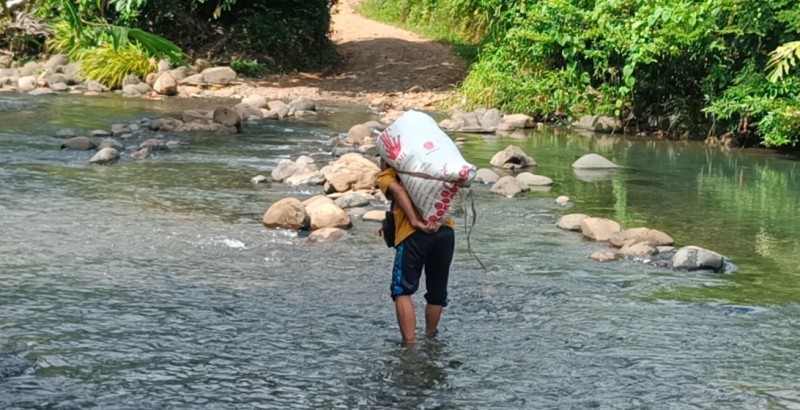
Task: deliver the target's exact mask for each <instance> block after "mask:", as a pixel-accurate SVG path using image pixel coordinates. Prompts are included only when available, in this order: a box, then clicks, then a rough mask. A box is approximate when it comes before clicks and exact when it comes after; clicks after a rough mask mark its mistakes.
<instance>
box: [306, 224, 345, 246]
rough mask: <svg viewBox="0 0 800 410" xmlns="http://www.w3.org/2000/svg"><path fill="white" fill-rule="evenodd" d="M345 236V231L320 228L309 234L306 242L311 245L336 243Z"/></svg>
mask: <svg viewBox="0 0 800 410" xmlns="http://www.w3.org/2000/svg"><path fill="white" fill-rule="evenodd" d="M345 236H347V231H345V230H344V229H339V228H322V229H317V230H316V231H314V232H311V235H309V236H308V241H309V242H312V243H322V242H336V241H338V240H340V239H342V238H344V237H345Z"/></svg>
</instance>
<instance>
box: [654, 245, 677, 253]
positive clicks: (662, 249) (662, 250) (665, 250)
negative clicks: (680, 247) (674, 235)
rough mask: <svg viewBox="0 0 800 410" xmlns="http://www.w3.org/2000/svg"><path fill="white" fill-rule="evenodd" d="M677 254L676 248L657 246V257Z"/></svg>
mask: <svg viewBox="0 0 800 410" xmlns="http://www.w3.org/2000/svg"><path fill="white" fill-rule="evenodd" d="M673 252H675V247H674V246H656V252H655V253H656V255H665V254H668V253H673Z"/></svg>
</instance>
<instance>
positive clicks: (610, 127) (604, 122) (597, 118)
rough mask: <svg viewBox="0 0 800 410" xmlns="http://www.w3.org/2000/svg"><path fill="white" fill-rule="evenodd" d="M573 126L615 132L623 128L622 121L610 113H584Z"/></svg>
mask: <svg viewBox="0 0 800 410" xmlns="http://www.w3.org/2000/svg"><path fill="white" fill-rule="evenodd" d="M572 126H573V127H575V128H578V129H583V130H589V131H595V132H609V133H610V132H615V131H620V130H622V121H620V119H619V118H617V117H612V116H610V115H584V116H583V117H581V119H580V120H579V121H577V122H574V123H573V124H572Z"/></svg>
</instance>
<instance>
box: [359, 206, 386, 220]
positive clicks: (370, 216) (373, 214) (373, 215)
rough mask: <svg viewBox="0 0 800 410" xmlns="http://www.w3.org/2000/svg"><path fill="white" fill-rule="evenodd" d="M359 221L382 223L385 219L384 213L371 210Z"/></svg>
mask: <svg viewBox="0 0 800 410" xmlns="http://www.w3.org/2000/svg"><path fill="white" fill-rule="evenodd" d="M361 219H362V220H364V221H368V222H382V221H383V220H384V219H386V211H381V210H377V209H376V210H372V211H369V212H367V213H365V214H364V215H363V216H362V217H361Z"/></svg>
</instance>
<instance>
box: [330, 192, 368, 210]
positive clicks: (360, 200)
mask: <svg viewBox="0 0 800 410" xmlns="http://www.w3.org/2000/svg"><path fill="white" fill-rule="evenodd" d="M333 202H334V203H335V204H336V205H337V206H338V207H339V208H344V209H347V208H356V207H359V206H367V205H369V199H367V198H366V197H364V196H363V195H361V194H358V193H355V192H348V193H346V194H344V195H343V196H340V197H339V198H336V200H335V201H333Z"/></svg>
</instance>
